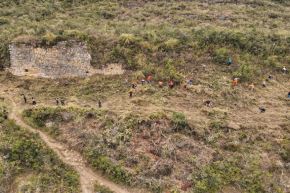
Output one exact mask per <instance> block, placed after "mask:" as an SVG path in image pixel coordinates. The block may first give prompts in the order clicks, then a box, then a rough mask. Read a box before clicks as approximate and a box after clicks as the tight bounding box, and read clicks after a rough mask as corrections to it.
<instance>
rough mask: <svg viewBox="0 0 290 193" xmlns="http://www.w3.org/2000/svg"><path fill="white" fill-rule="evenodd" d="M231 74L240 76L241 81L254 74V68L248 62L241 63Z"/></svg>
mask: <svg viewBox="0 0 290 193" xmlns="http://www.w3.org/2000/svg"><path fill="white" fill-rule="evenodd" d="M233 75H234V77H238V78H240V80H241V81H250V80H251V79H252V78H253V76H254V70H253V69H252V67H251V66H250V65H249V64H242V65H241V66H240V67H239V69H238V70H237V71H235V72H234V74H233Z"/></svg>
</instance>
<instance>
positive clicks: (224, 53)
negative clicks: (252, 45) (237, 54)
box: [213, 48, 230, 64]
mask: <svg viewBox="0 0 290 193" xmlns="http://www.w3.org/2000/svg"><path fill="white" fill-rule="evenodd" d="M229 56H230V52H229V50H228V49H227V48H217V49H215V51H214V54H213V60H214V61H215V62H216V63H218V64H226V62H227V59H228V58H229Z"/></svg>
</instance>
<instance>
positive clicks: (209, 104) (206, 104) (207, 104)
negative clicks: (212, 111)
mask: <svg viewBox="0 0 290 193" xmlns="http://www.w3.org/2000/svg"><path fill="white" fill-rule="evenodd" d="M204 105H205V106H207V107H212V102H211V101H210V100H206V101H205V102H204Z"/></svg>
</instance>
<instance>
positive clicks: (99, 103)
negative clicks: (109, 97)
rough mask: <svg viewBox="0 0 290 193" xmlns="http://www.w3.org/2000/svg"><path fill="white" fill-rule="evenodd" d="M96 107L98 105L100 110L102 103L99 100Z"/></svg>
mask: <svg viewBox="0 0 290 193" xmlns="http://www.w3.org/2000/svg"><path fill="white" fill-rule="evenodd" d="M98 105H99V108H102V102H101V100H99V101H98Z"/></svg>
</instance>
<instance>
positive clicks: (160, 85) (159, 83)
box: [158, 80, 163, 88]
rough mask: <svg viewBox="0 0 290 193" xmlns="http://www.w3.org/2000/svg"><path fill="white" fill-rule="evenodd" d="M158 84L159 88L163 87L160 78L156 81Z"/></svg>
mask: <svg viewBox="0 0 290 193" xmlns="http://www.w3.org/2000/svg"><path fill="white" fill-rule="evenodd" d="M158 86H159V88H163V82H162V81H161V80H160V81H159V82H158Z"/></svg>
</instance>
